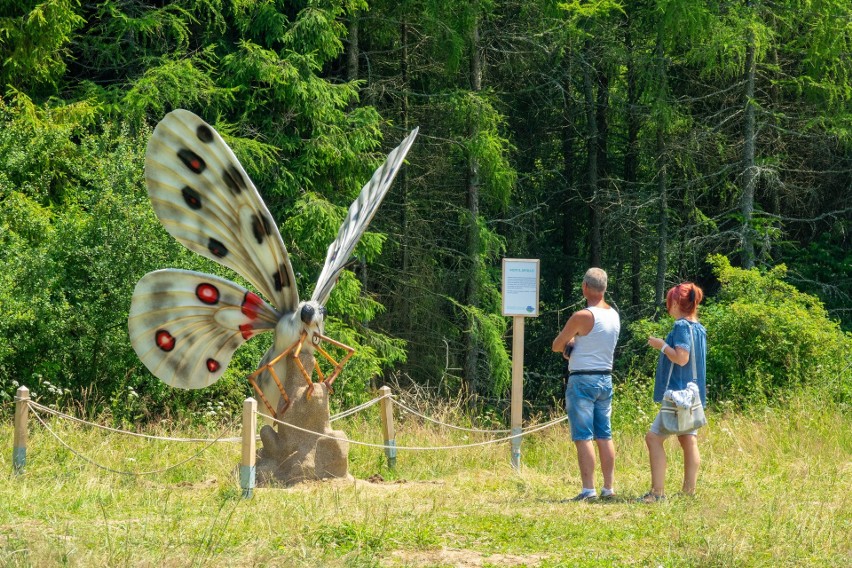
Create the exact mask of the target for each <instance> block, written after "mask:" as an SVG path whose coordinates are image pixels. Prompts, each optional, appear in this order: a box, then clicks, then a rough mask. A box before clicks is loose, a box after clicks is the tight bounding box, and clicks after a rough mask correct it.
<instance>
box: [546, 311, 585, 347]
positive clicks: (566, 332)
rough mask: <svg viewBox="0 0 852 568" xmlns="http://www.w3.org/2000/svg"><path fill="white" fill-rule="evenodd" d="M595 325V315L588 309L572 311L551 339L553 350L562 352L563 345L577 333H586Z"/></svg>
mask: <svg viewBox="0 0 852 568" xmlns="http://www.w3.org/2000/svg"><path fill="white" fill-rule="evenodd" d="M594 325H595V316H594V315H592V312H590V311H589V310H580V311H578V312H574V313H573V314H572V315H571V317H570V318H568V321H566V322H565V327H563V328H562V331H561V332H560V333H559V335H557V336H556V339H554V340H553V351H554V352H556V353H562V352H563V351H564V350H565V346H566V345H568V344H569V343H570V342H571V341H573V340H574V338H575V337H576V336H578V335H587V334H588V333H589V332H590V331H592V328H593V327H594Z"/></svg>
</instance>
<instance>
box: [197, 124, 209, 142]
mask: <svg viewBox="0 0 852 568" xmlns="http://www.w3.org/2000/svg"><path fill="white" fill-rule="evenodd" d="M195 135H196V136H198V139H199V140H201V141H202V142H204V143H205V144H209V143H210V142H213V131H212V130H210V127H209V126H207V125H206V124H199V125H198V128H196V129H195Z"/></svg>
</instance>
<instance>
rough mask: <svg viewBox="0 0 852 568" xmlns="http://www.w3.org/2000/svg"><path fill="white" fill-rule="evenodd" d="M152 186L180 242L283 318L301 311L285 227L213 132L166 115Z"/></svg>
mask: <svg viewBox="0 0 852 568" xmlns="http://www.w3.org/2000/svg"><path fill="white" fill-rule="evenodd" d="M145 180H146V182H147V185H148V194H149V196H150V198H151V203H152V205H153V207H154V211H155V212H156V214H157V217H158V218H159V219H160V221H161V222H162V224H163V226H164V227H165V228H166V230H167V231H168V232H169V233H170V234H171V235H172V236H174V237H175V238H176V239H177V240H178V241H179V242H181V243H182V244H183V245H184V246H186V247H187V248H189V249H190V250H192V251H195V252H197V253H198V254H201V255H203V256H205V257H207V258H210V259H212V260H215V261H216V262H218V263H220V264H222V265H224V266H227V267H228V268H231V269H233V270H235V271H236V272H238V273H239V274H241V275H242V276H243V277H245V278H246V279H247V280H248V281H249V282H251V283H252V284H253V285H254V286H255V287H256V288H257V289H258V290H259V291H260V293H261V294H263V295H264V296H265V297H266V298H267V299H268V300H269V301H271V302H272V303H273V304H274V305H275V306H276V307H277V308H278V309H280V310H281V311H285V312H286V311H290V310H293V309H295V308H296V306H297V304H298V303H299V295H298V291H297V287H296V280H295V278H294V275H293V268H292V266H291V265H290V260H289V257H288V255H287V249H286V248H285V247H284V242H283V240H282V239H281V235H280V233H279V232H278V227H277V226H276V225H275V222H274V220H273V219H272V216H271V215H270V214H269V210H268V209H267V208H266V205H265V204H264V203H263V200H262V199H261V197H260V194H259V193H258V191H257V189H256V188H255V187H254V184H253V183H252V181H251V180H250V179H249V177H248V175H247V174H246V172H245V170H244V169H243V167H242V165H240V162H239V161H238V160H237V158H236V156H234V153H233V152H232V151H231V149H230V148H229V147H228V145H227V144H226V143H225V141H224V140H223V139H222V137H221V136H220V135H219V133H218V132H216V130H214V129H213V127H211V126H210V125H209V124H207V123H206V122H204V121H203V120H202V119H201V118H199V117H198V116H196V115H195V114H193V113H191V112H189V111H187V110H175V111H172V112H170V113H169V114H167V115H166V116H165V117H164V118H163V120H161V121H160V122H159V124H157V127H156V128H155V129H154V133H153V134H152V135H151V140H150V141H149V143H148V149H147V153H146V155H145Z"/></svg>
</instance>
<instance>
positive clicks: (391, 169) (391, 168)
mask: <svg viewBox="0 0 852 568" xmlns="http://www.w3.org/2000/svg"><path fill="white" fill-rule="evenodd" d="M392 175H393V166H391V167H389V168H388V175H386V176H385V183H387V182H388V180H390V178H391V176H392Z"/></svg>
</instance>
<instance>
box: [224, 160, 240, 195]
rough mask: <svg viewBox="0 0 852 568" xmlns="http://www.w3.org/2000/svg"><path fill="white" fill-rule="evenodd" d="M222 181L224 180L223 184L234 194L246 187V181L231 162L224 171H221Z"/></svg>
mask: <svg viewBox="0 0 852 568" xmlns="http://www.w3.org/2000/svg"><path fill="white" fill-rule="evenodd" d="M222 181H224V182H225V185H227V186H228V189H230V190H231V192H232V193H234V194H239V193H241V192H242V191H243V190H244V189H245V188H246V181H245V180H244V179H243V175H242V174H241V173H240V170H238V169H237V167H236V166H235V165H233V164H231V165H229V166H228V167H227V168H225V171H224V172H222Z"/></svg>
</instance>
